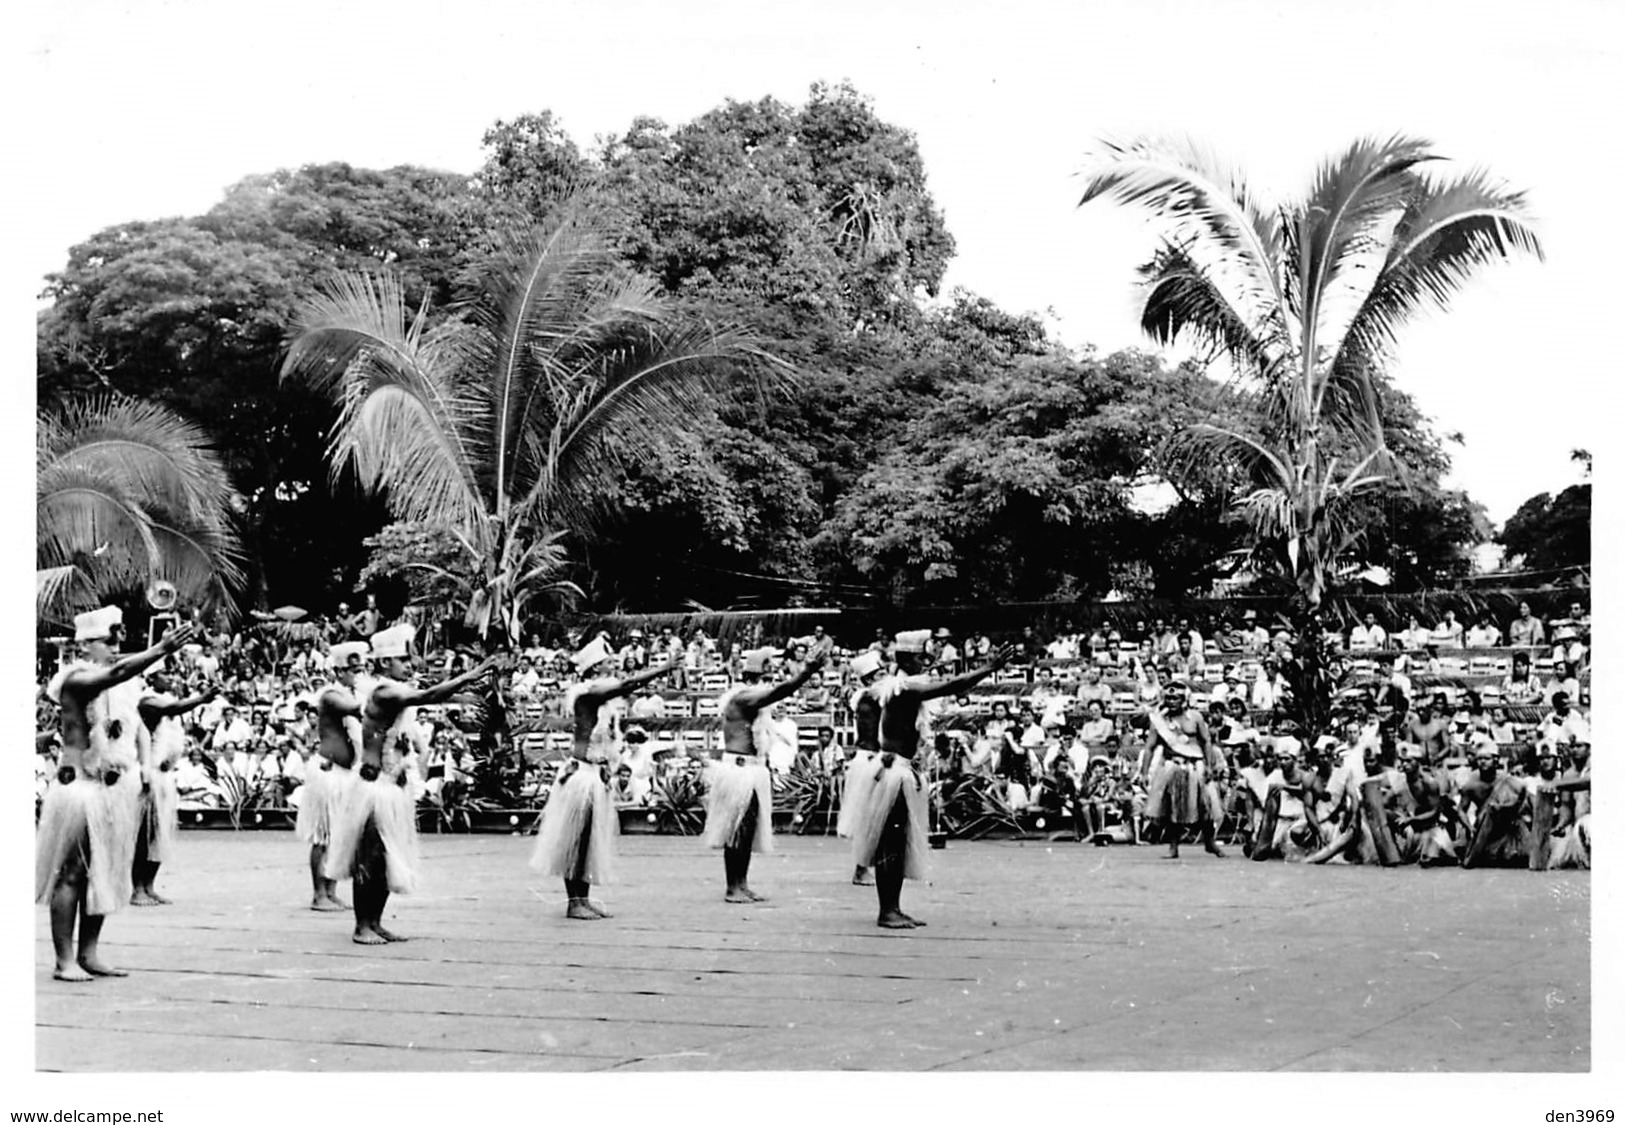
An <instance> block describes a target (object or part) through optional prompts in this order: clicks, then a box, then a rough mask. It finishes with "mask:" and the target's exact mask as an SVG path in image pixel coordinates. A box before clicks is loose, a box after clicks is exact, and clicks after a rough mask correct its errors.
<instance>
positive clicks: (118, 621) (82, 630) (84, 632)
mask: <svg viewBox="0 0 1625 1125" xmlns="http://www.w3.org/2000/svg"><path fill="white" fill-rule="evenodd" d="M122 624H124V611H123V610H122V609H120V608H119V607H118V606H116V605H107V606H103V607H102V608H101V609H93V610H91V611H89V612H88V613H81V614H77V615H75V617H74V619H73V639H74V640H76V641H105V640H106V639H107V638H108V637H110V636H112V634H113V626H115V625H122Z"/></svg>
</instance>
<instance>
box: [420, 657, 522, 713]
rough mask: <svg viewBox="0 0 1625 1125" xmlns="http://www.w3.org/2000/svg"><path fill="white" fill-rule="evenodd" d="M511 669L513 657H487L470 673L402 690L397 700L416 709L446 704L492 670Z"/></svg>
mask: <svg viewBox="0 0 1625 1125" xmlns="http://www.w3.org/2000/svg"><path fill="white" fill-rule="evenodd" d="M511 667H513V657H512V656H506V655H493V656H487V657H486V658H485V659H484V660H482V661H480V662H479V663H478V664H476V665H474V667H472V668H470V669H469V670H468V671H466V672H464V673H462V674H461V675H457V676H453V677H452V678H451V679H449V680H442V681H441V682H440V683H438V684H435V685H434V686H433V687H426V688H402V689H401V690H400V691H399V692H398V693H397V695H396V698H397V699H400V700H402V701H403V702H402V706H404V707H416V706H419V705H421V704H425V703H444V702H445V701H446V700H448V699H450V698H451V697H452V696H454V695H456V694H457V693H458V692H460V691H462V690H463V689H464V688H465V687H467V686H468V685H469V684H472V683H473V682H474V681H475V680H477V679H479V678H480V677H481V676H483V675H485V674H486V673H487V672H489V671H490V670H491V669H493V668H500V669H501V670H502V671H504V672H505V671H507V670H508V669H509V668H511Z"/></svg>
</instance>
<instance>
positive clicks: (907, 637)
mask: <svg viewBox="0 0 1625 1125" xmlns="http://www.w3.org/2000/svg"><path fill="white" fill-rule="evenodd" d="M930 641H931V630H929V629H909V630H907V631H905V632H902V633H898V634H897V651H898V652H924V651H925V646H926V645H927V644H929V643H930Z"/></svg>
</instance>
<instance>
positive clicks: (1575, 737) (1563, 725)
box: [1536, 691, 1591, 746]
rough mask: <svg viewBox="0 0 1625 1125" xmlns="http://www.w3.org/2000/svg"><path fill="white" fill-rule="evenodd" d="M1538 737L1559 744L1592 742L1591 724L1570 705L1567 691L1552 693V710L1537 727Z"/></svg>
mask: <svg viewBox="0 0 1625 1125" xmlns="http://www.w3.org/2000/svg"><path fill="white" fill-rule="evenodd" d="M1536 737H1537V738H1539V739H1546V740H1549V741H1551V742H1555V743H1557V744H1558V745H1559V746H1563V745H1566V744H1567V743H1570V742H1587V743H1589V742H1590V741H1591V723H1590V722H1589V721H1588V720H1587V719H1586V717H1585V716H1584V715H1582V714H1581V713H1580V712H1579V711H1577V710H1575V709H1574V708H1573V706H1572V705H1571V703H1570V699H1569V694H1568V692H1566V691H1557V692H1553V693H1552V710H1551V713H1550V714H1549V715H1547V716H1546V717H1545V718H1543V719H1541V721H1540V725H1539V726H1538V727H1536Z"/></svg>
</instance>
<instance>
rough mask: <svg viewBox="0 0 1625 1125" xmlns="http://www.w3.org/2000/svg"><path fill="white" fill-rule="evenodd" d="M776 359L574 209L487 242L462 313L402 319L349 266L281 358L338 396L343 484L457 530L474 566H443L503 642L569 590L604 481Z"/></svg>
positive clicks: (337, 464)
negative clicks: (640, 270)
mask: <svg viewBox="0 0 1625 1125" xmlns="http://www.w3.org/2000/svg"><path fill="white" fill-rule="evenodd" d="M780 372H782V365H781V364H779V363H778V362H777V361H775V360H773V359H771V358H770V357H769V356H768V355H767V354H766V353H765V352H764V351H762V350H761V349H760V348H759V347H757V346H756V344H755V342H754V340H753V338H752V337H750V336H748V335H747V334H745V333H743V332H740V331H737V330H734V329H729V328H717V327H713V326H711V325H710V324H707V323H704V322H701V321H699V320H697V319H693V318H688V317H684V316H682V315H680V314H679V312H678V310H677V308H676V306H675V305H674V304H673V302H672V301H671V299H670V298H667V297H664V296H662V295H660V294H659V293H658V292H657V290H656V288H655V286H654V284H653V283H652V282H650V281H648V280H647V279H644V278H642V277H639V276H637V275H635V274H632V273H631V272H629V271H628V270H626V269H625V268H624V267H623V266H621V265H620V264H619V263H618V260H617V259H616V257H615V256H614V252H613V249H612V247H611V245H610V242H609V239H608V238H607V236H606V232H605V229H604V228H603V226H602V225H601V224H600V223H599V222H598V221H596V220H595V219H594V218H593V217H592V216H591V215H590V214H588V213H587V212H586V211H585V209H584V208H582V207H581V206H579V205H576V204H566V205H563V206H561V207H560V208H558V209H557V213H556V215H555V217H554V218H553V219H552V220H550V221H549V222H548V223H547V224H546V225H545V226H543V227H542V228H540V230H539V231H538V232H536V234H535V235H534V236H532V237H529V238H525V239H513V240H510V241H509V243H508V244H507V245H506V246H505V247H504V248H503V249H502V250H500V251H499V252H497V253H495V254H494V255H493V256H492V258H491V259H490V260H489V262H488V263H487V265H486V268H485V269H484V271H483V280H482V281H481V282H480V283H479V284H478V286H477V287H475V288H474V289H472V290H471V291H470V292H469V293H468V294H467V297H466V299H465V301H464V303H463V304H462V305H461V306H460V307H459V308H458V309H457V315H456V316H455V317H452V318H448V319H444V320H440V321H438V322H435V321H433V320H432V318H431V316H430V309H429V307H428V305H427V304H424V305H422V306H420V307H419V308H418V310H417V311H416V313H412V312H410V311H409V309H408V307H407V305H406V301H405V296H404V292H403V289H402V287H401V284H400V282H399V281H398V280H397V279H396V278H395V277H394V276H393V275H391V274H389V273H382V274H379V275H376V276H373V275H367V274H344V275H340V276H339V277H338V278H336V279H335V280H334V281H333V282H332V283H331V285H330V286H329V287H328V288H327V289H326V291H325V292H324V293H323V294H322V295H320V296H319V297H317V298H314V299H312V300H310V301H308V302H306V303H305V304H304V306H303V308H302V311H301V314H300V316H299V319H298V323H297V325H296V332H295V335H294V337H293V340H292V343H291V345H290V348H289V351H288V355H287V358H286V361H285V363H284V365H283V375H284V377H285V378H287V377H297V378H302V379H305V380H308V381H309V382H310V383H311V384H313V385H314V386H316V387H318V388H320V389H322V390H324V391H326V392H328V393H330V394H331V395H332V396H333V397H334V399H336V401H337V402H338V404H339V418H338V421H337V423H336V424H335V427H334V430H333V433H332V438H331V442H330V445H329V451H328V455H329V463H330V469H331V471H332V472H333V474H334V476H335V478H336V477H337V476H339V475H340V474H341V473H343V472H344V471H345V470H347V469H348V470H352V471H353V472H354V473H355V475H356V478H357V479H358V480H359V481H360V482H361V484H362V486H363V487H364V488H367V489H369V490H373V491H378V492H382V493H383V494H384V497H385V499H386V502H387V503H388V505H389V507H390V509H391V511H392V513H393V514H394V515H395V516H396V518H398V519H401V520H406V521H418V522H432V523H436V524H439V525H443V526H445V527H447V528H449V529H450V530H451V531H452V532H453V534H455V536H456V537H457V540H458V542H459V543H460V545H461V547H462V549H463V550H464V552H466V555H467V558H468V562H469V567H468V571H467V573H470V574H471V575H472V577H469V578H465V577H461V576H458V575H455V574H453V573H452V572H450V571H447V572H446V573H445V577H446V578H447V579H449V580H452V581H453V582H454V584H457V585H459V586H460V588H462V589H464V590H465V592H466V597H467V604H466V613H465V621H466V623H467V624H468V625H469V626H470V627H472V628H473V629H475V630H476V631H478V632H479V634H480V635H481V636H482V637H484V636H486V635H488V634H489V633H490V632H491V631H492V630H493V629H495V630H498V631H499V632H500V633H501V634H502V635H504V636H505V637H506V639H507V640H508V642H509V643H510V644H514V643H517V641H518V639H519V633H520V628H521V624H522V622H523V620H524V617H525V614H526V612H527V610H528V609H529V608H531V607H532V606H533V604H534V603H535V602H536V601H537V600H538V599H541V598H546V597H558V596H563V595H568V594H570V593H571V592H573V591H574V590H575V587H574V586H573V585H571V584H569V583H567V582H566V581H565V580H564V579H563V577H562V574H561V571H562V568H563V566H564V564H565V561H566V555H565V551H564V546H563V540H564V538H565V537H566V536H569V535H575V536H578V537H582V538H585V537H587V536H588V535H590V534H591V532H592V531H593V529H594V528H595V527H597V526H599V525H600V524H601V523H602V521H603V520H604V519H605V517H607V516H608V515H609V514H610V512H609V510H608V509H609V508H610V506H611V505H610V503H609V501H608V499H607V498H608V497H609V495H610V494H611V493H612V489H611V488H609V487H608V485H609V484H610V483H611V482H613V481H616V480H619V479H620V477H621V476H622V475H623V474H624V472H625V470H626V468H627V467H628V466H630V465H633V464H637V463H639V462H640V461H642V460H644V459H645V458H647V457H648V456H649V455H650V451H651V449H652V448H654V446H655V444H656V441H655V439H656V438H658V437H659V436H661V435H662V434H665V433H669V432H671V430H672V429H673V428H677V427H681V426H682V425H683V424H684V422H685V420H687V419H691V418H694V417H696V416H697V415H698V414H700V412H702V411H704V410H705V409H707V408H708V407H709V406H710V405H711V404H712V403H714V402H715V401H716V400H717V399H718V398H719V397H721V396H725V395H727V394H729V393H731V392H733V391H735V390H736V389H737V388H739V387H740V386H741V385H742V384H743V383H745V382H753V383H754V384H755V385H756V386H758V387H763V386H765V385H766V384H767V383H768V382H769V381H770V376H771V375H776V374H778V373H780ZM747 377H749V378H747ZM429 565H432V564H429Z"/></svg>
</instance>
